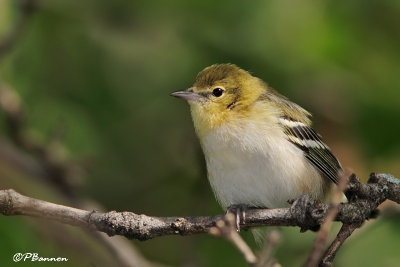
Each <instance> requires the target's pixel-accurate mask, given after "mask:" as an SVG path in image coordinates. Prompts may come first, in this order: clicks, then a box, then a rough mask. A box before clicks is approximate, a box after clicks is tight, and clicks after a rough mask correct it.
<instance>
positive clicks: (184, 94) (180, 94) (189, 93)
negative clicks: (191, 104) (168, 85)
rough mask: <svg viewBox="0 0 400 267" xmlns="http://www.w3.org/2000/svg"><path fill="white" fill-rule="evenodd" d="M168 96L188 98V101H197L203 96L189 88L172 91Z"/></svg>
mask: <svg viewBox="0 0 400 267" xmlns="http://www.w3.org/2000/svg"><path fill="white" fill-rule="evenodd" d="M170 96H174V97H178V98H183V99H185V100H188V101H197V100H199V99H201V98H203V96H201V95H199V94H197V93H195V92H193V91H192V90H190V89H188V90H184V91H177V92H173V93H172V94H170Z"/></svg>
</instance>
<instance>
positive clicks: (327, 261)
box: [320, 223, 360, 267]
mask: <svg viewBox="0 0 400 267" xmlns="http://www.w3.org/2000/svg"><path fill="white" fill-rule="evenodd" d="M358 227H360V224H359V223H356V224H343V225H342V228H340V231H339V233H338V234H337V236H336V238H335V240H333V242H332V244H331V245H330V246H329V248H328V250H327V251H326V252H325V255H324V257H323V258H322V261H321V263H320V266H321V267H331V266H333V260H334V258H335V256H336V252H337V251H338V250H339V248H340V247H341V246H342V244H343V242H344V241H346V239H347V238H348V237H349V236H350V235H351V234H352V233H353V232H354V230H355V229H357V228H358Z"/></svg>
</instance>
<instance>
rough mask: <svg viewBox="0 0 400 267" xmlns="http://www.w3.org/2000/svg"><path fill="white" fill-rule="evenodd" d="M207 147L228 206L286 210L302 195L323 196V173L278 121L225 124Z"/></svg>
mask: <svg viewBox="0 0 400 267" xmlns="http://www.w3.org/2000/svg"><path fill="white" fill-rule="evenodd" d="M272 125H275V126H272ZM201 143H202V147H203V151H204V154H205V157H206V163H207V170H208V176H209V180H210V183H211V186H212V188H213V190H214V193H215V195H216V197H217V199H218V201H219V202H220V204H221V205H222V207H223V208H227V207H229V206H230V205H233V204H246V205H249V206H259V207H268V208H276V207H285V206H287V205H288V203H287V201H288V200H289V199H295V198H297V197H298V196H300V195H301V194H304V193H311V194H312V195H314V196H315V197H320V195H321V194H322V179H321V176H320V174H319V173H318V171H317V170H316V169H315V168H314V167H313V166H312V165H311V164H310V163H309V162H308V161H307V159H306V158H305V157H304V155H303V152H302V151H301V150H300V149H298V148H297V147H296V146H294V145H293V144H292V143H290V142H289V141H287V139H286V138H285V136H284V133H283V131H282V129H281V128H280V127H279V126H277V124H276V123H271V122H269V123H268V122H265V121H253V122H247V121H246V122H241V123H235V126H233V124H224V125H223V126H220V127H219V128H217V129H214V130H213V131H211V132H209V133H208V134H207V135H205V136H204V137H203V138H201Z"/></svg>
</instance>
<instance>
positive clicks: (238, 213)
mask: <svg viewBox="0 0 400 267" xmlns="http://www.w3.org/2000/svg"><path fill="white" fill-rule="evenodd" d="M248 209H249V207H248V206H247V205H244V204H234V205H231V206H229V207H228V209H227V210H226V214H228V213H232V214H233V215H235V218H236V231H238V232H240V224H245V221H246V210H248Z"/></svg>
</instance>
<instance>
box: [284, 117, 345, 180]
mask: <svg viewBox="0 0 400 267" xmlns="http://www.w3.org/2000/svg"><path fill="white" fill-rule="evenodd" d="M279 121H280V123H281V125H282V126H283V129H284V132H285V134H286V136H287V138H288V140H289V141H290V142H291V143H293V144H294V145H296V146H297V147H298V148H300V149H301V150H303V152H304V155H305V157H306V158H307V159H308V160H309V161H310V162H311V163H312V164H313V165H314V166H315V167H316V168H317V169H318V170H319V171H320V172H321V173H322V174H323V175H324V176H326V177H328V178H329V179H331V180H332V181H333V182H334V183H338V175H339V172H340V171H341V170H342V167H341V165H340V163H339V161H338V160H337V159H336V157H335V156H334V155H333V154H332V152H331V150H330V149H329V147H328V146H327V145H325V144H324V143H323V142H322V140H321V137H320V135H319V134H317V133H316V132H315V131H314V129H312V128H311V127H310V126H308V125H306V124H304V123H303V122H301V121H297V120H295V119H293V118H291V117H288V116H282V117H281V118H280V119H279Z"/></svg>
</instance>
